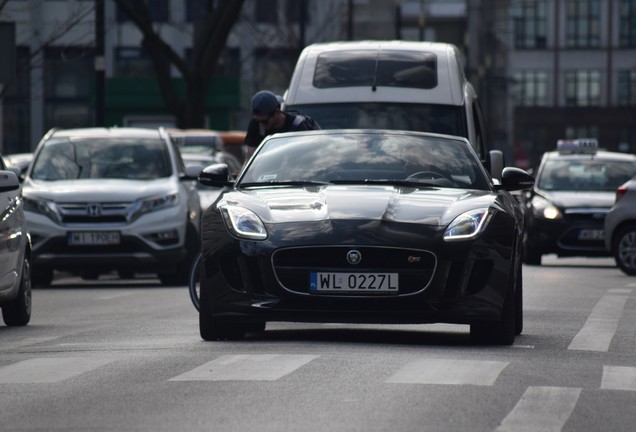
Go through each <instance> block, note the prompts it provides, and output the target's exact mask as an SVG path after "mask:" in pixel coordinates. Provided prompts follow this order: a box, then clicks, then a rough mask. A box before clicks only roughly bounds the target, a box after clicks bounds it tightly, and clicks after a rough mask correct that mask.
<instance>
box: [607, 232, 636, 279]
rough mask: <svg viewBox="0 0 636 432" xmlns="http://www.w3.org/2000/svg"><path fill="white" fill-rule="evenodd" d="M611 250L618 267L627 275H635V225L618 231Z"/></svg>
mask: <svg viewBox="0 0 636 432" xmlns="http://www.w3.org/2000/svg"><path fill="white" fill-rule="evenodd" d="M612 252H613V255H614V260H615V261H616V265H617V266H618V268H620V269H621V271H622V272H623V273H625V274H627V275H629V276H636V225H630V226H627V227H625V228H622V229H621V230H620V231H619V232H618V234H617V235H616V240H614V245H613V248H612Z"/></svg>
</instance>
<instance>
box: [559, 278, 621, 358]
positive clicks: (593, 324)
mask: <svg viewBox="0 0 636 432" xmlns="http://www.w3.org/2000/svg"><path fill="white" fill-rule="evenodd" d="M630 292H631V290H625V289H620V290H618V289H616V290H609V291H608V292H607V294H605V295H604V296H603V297H601V299H600V300H599V301H598V302H597V303H596V305H595V306H594V308H593V309H592V312H591V313H590V315H589V316H588V318H587V321H586V322H585V325H583V328H581V330H580V331H579V332H578V333H577V335H576V336H575V337H574V339H572V342H571V343H570V346H568V349H569V350H580V351H607V350H609V346H610V344H611V342H612V339H613V338H614V334H615V333H616V328H617V327H618V321H619V319H620V317H621V314H622V312H623V308H624V307H625V302H627V298H628V297H629V293H630Z"/></svg>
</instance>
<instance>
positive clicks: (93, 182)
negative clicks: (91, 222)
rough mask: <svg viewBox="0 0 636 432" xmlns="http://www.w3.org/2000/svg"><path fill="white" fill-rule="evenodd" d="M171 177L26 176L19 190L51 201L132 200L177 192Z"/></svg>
mask: <svg viewBox="0 0 636 432" xmlns="http://www.w3.org/2000/svg"><path fill="white" fill-rule="evenodd" d="M177 191H178V187H177V186H176V181H175V180H174V179H173V178H171V177H166V178H161V179H156V180H143V181H140V180H126V179H83V180H61V181H54V182H52V181H39V180H32V179H27V180H25V182H24V184H23V189H22V193H23V194H24V195H25V196H26V197H37V198H41V199H47V200H51V201H55V202H90V201H100V202H132V201H135V200H138V199H140V198H147V197H152V196H158V195H165V194H169V193H177Z"/></svg>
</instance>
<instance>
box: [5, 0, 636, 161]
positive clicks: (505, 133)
mask: <svg viewBox="0 0 636 432" xmlns="http://www.w3.org/2000/svg"><path fill="white" fill-rule="evenodd" d="M146 3H147V4H148V6H149V11H150V13H151V17H152V20H153V22H154V26H155V29H156V30H157V31H158V33H159V34H160V35H161V37H162V39H163V40H164V41H165V42H166V43H168V44H169V45H170V46H172V47H173V48H174V49H175V50H176V51H177V52H179V53H180V54H181V55H182V56H183V58H185V59H187V58H188V56H189V54H190V52H191V50H192V40H193V39H192V35H193V34H194V33H195V32H196V31H197V26H198V25H199V24H198V19H197V17H198V16H200V13H201V12H202V11H203V8H207V7H210V6H213V5H214V4H215V2H214V1H209V0H186V1H183V0H147V1H146ZM101 5H103V7H102V6H101ZM0 8H1V9H0V22H2V23H11V24H12V25H13V26H15V48H14V51H15V52H14V53H13V54H14V56H15V57H14V58H15V62H14V64H15V69H16V72H15V74H14V75H13V76H12V77H10V78H5V80H7V81H8V82H4V83H2V88H3V90H2V91H1V93H0V95H1V96H0V115H1V116H2V122H1V123H0V151H1V152H2V153H4V154H8V153H18V152H26V151H31V150H32V149H33V148H34V147H35V145H36V144H37V142H38V141H39V139H40V137H41V136H42V135H43V134H44V133H45V132H46V131H47V130H48V129H50V128H51V127H81V126H91V125H95V124H98V123H103V124H105V125H121V126H128V125H139V126H158V125H166V126H174V123H175V120H174V118H173V117H172V116H171V115H170V113H169V111H168V110H166V109H165V105H164V102H163V100H162V98H161V94H160V91H159V88H158V84H157V81H156V79H155V77H154V68H153V64H152V62H151V60H150V58H149V56H148V55H147V53H146V52H145V51H144V49H143V48H142V47H141V33H140V32H139V30H138V29H137V28H136V27H135V25H134V24H133V23H132V22H130V20H128V19H127V17H126V16H125V14H123V13H122V11H120V10H118V8H117V6H116V4H115V3H114V2H113V1H112V0H104V1H103V3H102V2H101V1H94V0H93V1H91V0H8V1H6V2H5V3H2V4H1V5H0ZM0 30H1V27H0ZM362 39H383V40H384V39H406V40H426V41H440V42H450V43H454V44H456V45H457V46H458V47H459V48H460V50H461V51H462V52H463V53H464V55H465V71H466V74H467V76H468V77H469V79H470V80H471V81H472V82H473V84H474V86H475V88H476V89H477V92H478V94H479V96H480V99H481V102H482V106H483V108H484V110H485V117H486V121H487V123H488V124H487V127H488V132H489V140H490V141H491V145H492V146H493V147H494V148H499V149H501V150H503V151H504V153H505V154H506V157H507V160H508V163H510V164H514V165H517V166H521V167H524V168H527V167H532V166H533V165H534V164H535V163H536V162H538V160H539V158H540V155H541V154H542V153H543V152H544V151H546V150H551V149H552V148H554V146H555V144H556V141H557V140H558V139H560V138H573V137H593V138H598V139H599V142H600V145H601V146H602V147H604V148H607V149H609V150H619V151H623V152H630V153H634V152H636V122H634V121H633V119H636V0H245V3H244V6H243V9H242V13H241V16H240V19H239V20H238V22H237V23H236V25H235V27H234V28H233V30H232V33H231V35H230V37H229V39H228V42H227V44H226V47H225V49H224V52H223V55H222V58H221V60H220V61H219V63H218V65H217V67H216V70H215V72H214V74H213V76H211V77H210V79H211V86H210V90H209V95H207V98H206V105H205V110H206V120H205V121H206V124H205V125H204V126H205V127H208V128H212V129H219V130H227V129H244V128H245V127H246V124H247V120H248V119H249V112H248V110H247V109H246V108H247V106H248V103H249V98H250V96H251V95H252V94H253V93H254V92H256V91H257V90H259V89H263V88H268V89H271V90H273V91H276V92H279V93H280V94H282V93H284V91H285V89H286V86H287V83H288V82H289V78H290V76H291V73H292V71H293V67H294V65H295V62H296V59H297V57H298V54H299V53H300V51H301V50H302V48H303V47H304V46H306V45H308V44H311V43H314V42H325V41H331V40H362ZM4 46H8V44H7V43H4V44H3V43H0V49H3V50H5V51H6V48H3V47H4ZM0 58H9V59H10V58H12V57H11V56H8V54H6V53H3V52H0ZM4 63H7V64H11V63H10V62H4ZM0 71H1V68H0ZM2 76H3V75H2V74H1V73H0V77H2ZM175 76H176V74H175Z"/></svg>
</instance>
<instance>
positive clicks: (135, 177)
mask: <svg viewBox="0 0 636 432" xmlns="http://www.w3.org/2000/svg"><path fill="white" fill-rule="evenodd" d="M197 174H198V171H196V172H195V171H192V172H190V171H188V172H186V168H185V166H184V164H183V161H182V159H181V156H180V155H179V152H178V150H177V149H176V147H175V146H174V145H173V144H172V142H171V141H170V139H169V137H168V135H167V133H166V132H165V131H164V130H163V129H142V128H87V129H68V130H52V131H50V132H49V133H47V134H46V135H45V136H44V137H43V138H42V140H41V141H40V143H39V144H38V147H37V148H36V150H35V156H34V160H33V162H32V164H31V166H30V167H29V170H28V171H27V174H26V178H25V180H24V182H23V195H24V203H25V211H26V216H27V220H28V223H29V229H30V232H31V237H32V241H33V268H34V271H33V283H34V284H37V285H48V284H50V283H51V281H52V278H53V270H63V271H70V272H73V273H77V274H79V275H81V276H82V277H84V278H86V279H96V278H98V277H99V276H100V274H102V273H106V272H111V271H117V272H118V273H119V275H120V276H121V277H133V276H134V275H135V274H136V273H156V274H157V275H158V276H159V278H160V280H161V282H162V283H163V284H165V285H174V284H186V282H187V277H188V274H189V270H190V266H191V263H192V261H193V259H194V257H195V256H196V254H197V253H198V251H199V235H198V229H199V221H200V203H199V197H198V195H197V192H196V189H195V187H194V182H193V180H195V179H196V175H197Z"/></svg>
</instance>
